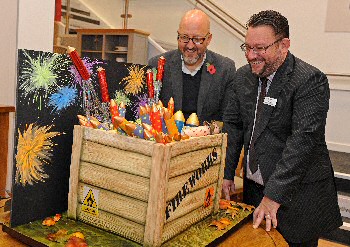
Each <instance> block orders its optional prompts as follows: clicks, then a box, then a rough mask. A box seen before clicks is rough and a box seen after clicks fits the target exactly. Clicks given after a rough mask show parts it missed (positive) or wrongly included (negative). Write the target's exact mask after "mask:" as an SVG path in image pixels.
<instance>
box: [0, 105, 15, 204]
mask: <svg viewBox="0 0 350 247" xmlns="http://www.w3.org/2000/svg"><path fill="white" fill-rule="evenodd" d="M14 111H15V107H14V106H6V105H0V197H5V196H6V193H5V189H6V177H7V165H8V164H7V160H8V159H7V156H8V136H9V123H10V112H14Z"/></svg>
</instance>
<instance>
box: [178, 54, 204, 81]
mask: <svg viewBox="0 0 350 247" xmlns="http://www.w3.org/2000/svg"><path fill="white" fill-rule="evenodd" d="M206 57H207V53H204V55H203V61H202V63H201V64H200V65H199V66H198V67H197V68H196V69H195V70H194V71H193V72H191V71H190V70H189V69H188V68H187V67H186V66H185V63H184V59H183V57H182V55H181V63H182V72H184V73H185V74H188V75H191V76H194V75H195V74H197V72H198V70H200V69H201V67H202V66H203V64H204V61H205V59H206Z"/></svg>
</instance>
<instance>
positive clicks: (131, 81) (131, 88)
mask: <svg viewBox="0 0 350 247" xmlns="http://www.w3.org/2000/svg"><path fill="white" fill-rule="evenodd" d="M145 67H146V66H143V67H142V68H140V67H139V66H138V65H135V64H132V65H131V66H130V67H129V68H128V71H129V76H127V77H124V78H123V79H122V81H121V82H120V83H123V82H124V83H125V88H124V89H125V92H127V93H131V94H133V95H136V94H138V93H139V92H141V90H142V88H143V85H144V84H145V70H144V68H145Z"/></svg>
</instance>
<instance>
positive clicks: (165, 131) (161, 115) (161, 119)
mask: <svg viewBox="0 0 350 247" xmlns="http://www.w3.org/2000/svg"><path fill="white" fill-rule="evenodd" d="M165 110H166V108H164V107H163V108H160V110H159V112H160V121H161V122H162V132H163V133H164V134H168V129H167V127H166V124H165V120H164V112H165Z"/></svg>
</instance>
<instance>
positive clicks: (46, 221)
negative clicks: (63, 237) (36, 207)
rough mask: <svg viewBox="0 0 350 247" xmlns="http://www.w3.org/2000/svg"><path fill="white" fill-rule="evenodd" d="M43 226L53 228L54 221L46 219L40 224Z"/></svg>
mask: <svg viewBox="0 0 350 247" xmlns="http://www.w3.org/2000/svg"><path fill="white" fill-rule="evenodd" d="M42 224H43V225H44V226H53V225H55V224H56V221H54V219H52V218H49V217H48V218H46V219H44V220H43V223H42Z"/></svg>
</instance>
